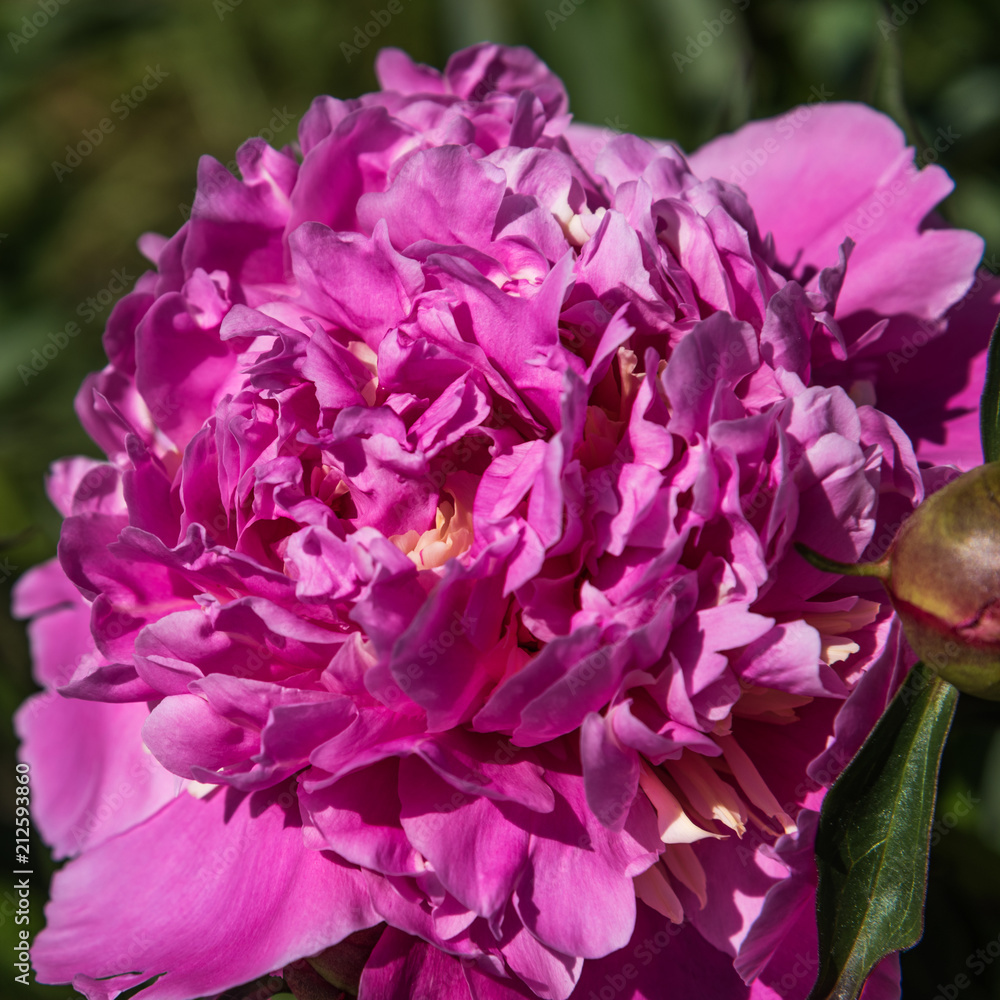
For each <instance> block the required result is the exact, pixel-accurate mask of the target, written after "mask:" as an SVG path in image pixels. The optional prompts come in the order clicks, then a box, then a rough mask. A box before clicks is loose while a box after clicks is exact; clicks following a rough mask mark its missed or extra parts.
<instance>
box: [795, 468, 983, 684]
mask: <svg viewBox="0 0 1000 1000" xmlns="http://www.w3.org/2000/svg"><path fill="white" fill-rule="evenodd" d="M800 552H802V553H803V555H804V556H806V558H807V559H809V561H810V562H811V563H813V565H815V566H818V567H819V568H821V569H827V570H830V571H831V572H839V573H848V574H852V575H865V576H878V577H880V578H881V580H882V582H883V584H884V585H885V588H886V590H887V591H888V592H889V597H890V599H891V600H892V604H893V607H895V609H896V612H897V613H898V615H899V618H900V621H901V622H902V625H903V632H904V634H905V635H906V638H907V641H908V642H909V643H910V645H911V646H912V647H913V649H914V651H915V652H916V653H917V655H918V656H919V657H920V658H921V660H923V661H924V663H926V664H927V666H928V667H930V668H931V669H932V670H934V671H936V672H937V673H938V674H939V675H940V676H941V677H943V678H944V679H945V680H946V681H949V682H951V683H952V684H954V685H955V687H957V688H958V689H959V690H960V691H965V692H967V693H968V694H974V695H978V696H979V697H981V698H991V699H994V700H1000V462H992V463H990V464H988V465H982V466H980V467H979V468H977V469H973V470H972V471H971V472H967V473H965V474H964V475H962V476H959V477H958V478H957V479H955V480H954V481H953V482H951V483H949V484H948V485H947V486H945V487H943V488H942V489H940V490H938V491H937V492H936V493H934V494H933V495H932V496H930V497H928V498H927V500H925V501H924V502H923V503H922V504H921V505H920V506H919V507H918V508H917V510H916V511H914V513H913V515H912V516H911V517H910V518H909V519H908V520H906V521H905V522H904V523H903V526H902V527H901V528H900V529H899V532H898V533H897V535H896V537H895V538H894V539H893V542H892V545H891V546H890V548H889V551H888V552H887V553H886V555H885V556H884V557H883V558H882V559H880V560H879V561H878V562H875V563H867V564H862V565H858V566H846V565H844V564H841V563H833V562H831V561H830V560H827V559H823V558H822V557H818V558H817V557H816V556H815V553H811V552H808V550H805V549H804V547H800Z"/></svg>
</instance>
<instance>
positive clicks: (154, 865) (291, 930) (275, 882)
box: [32, 790, 378, 1000]
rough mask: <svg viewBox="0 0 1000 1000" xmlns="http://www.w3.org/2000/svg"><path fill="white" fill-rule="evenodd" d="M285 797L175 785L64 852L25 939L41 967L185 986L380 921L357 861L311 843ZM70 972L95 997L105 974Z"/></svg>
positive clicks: (287, 957)
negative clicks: (143, 816)
mask: <svg viewBox="0 0 1000 1000" xmlns="http://www.w3.org/2000/svg"><path fill="white" fill-rule="evenodd" d="M281 801H282V798H281V795H280V794H279V792H278V791H276V790H272V791H268V792H261V793H257V794H255V795H253V796H245V795H241V794H239V793H236V792H229V793H221V792H216V793H215V794H213V795H211V796H209V797H208V798H207V799H196V798H193V797H192V796H189V795H181V796H179V797H178V798H177V799H175V800H174V801H173V802H171V803H170V804H169V805H168V806H166V807H165V808H164V809H162V810H161V811H160V812H159V813H157V814H156V815H155V816H154V817H153V818H152V819H150V820H148V821H147V822H146V823H143V824H142V825H140V826H137V827H134V828H133V829H131V830H129V831H127V832H126V833H123V834H120V835H119V836H118V837H115V838H113V839H112V840H110V841H107V842H105V843H104V844H102V845H100V846H98V847H96V848H94V849H92V850H89V851H87V852H86V853H85V854H84V855H83V856H82V857H80V858H78V859H76V860H75V861H72V862H71V863H70V864H69V865H67V866H66V867H65V868H63V869H62V870H61V871H60V872H58V873H57V874H56V876H55V878H54V880H53V885H52V902H51V903H50V904H49V907H48V910H47V916H48V926H47V927H46V929H45V930H43V931H42V932H41V933H40V934H39V935H38V937H37V938H36V940H35V943H34V946H33V948H32V958H33V961H34V963H35V967H36V969H37V971H38V977H39V979H40V980H41V981H42V982H49V983H53V982H69V981H70V980H72V979H74V977H76V976H78V975H81V974H82V975H83V976H85V977H89V978H90V979H108V978H109V977H117V978H116V979H115V980H114V985H115V986H116V987H117V988H118V989H126V988H128V987H130V986H134V985H137V984H139V983H142V982H144V981H145V980H147V979H151V978H153V977H159V978H157V980H156V982H155V983H154V984H152V985H150V986H148V987H147V988H146V989H145V990H143V991H141V992H140V993H139V994H137V995H138V996H140V997H142V998H143V1000H186V998H188V997H193V996H207V995H211V994H214V993H218V992H220V991H222V990H224V989H226V988H228V987H230V986H237V985H239V984H241V983H246V982H250V981H252V980H254V979H256V978H257V977H258V976H262V975H265V974H267V973H268V972H270V971H271V970H273V969H278V968H281V967H282V966H283V965H285V964H287V963H288V962H291V961H294V960H295V959H297V958H301V957H302V956H303V955H312V954H315V953H316V952H319V951H322V950H323V949H324V948H327V947H329V946H330V945H332V944H335V943H336V942H337V941H340V940H341V939H342V938H344V937H345V936H346V935H348V934H351V933H353V932H354V931H356V930H359V929H361V928H362V927H370V926H372V925H373V924H375V923H377V922H378V917H377V916H376V915H375V914H374V913H373V912H372V910H371V906H370V904H369V902H368V894H367V890H366V889H365V888H364V883H363V881H362V878H361V875H360V873H359V872H358V871H357V870H355V869H351V868H348V867H345V866H344V865H343V864H342V863H340V862H339V861H337V860H336V859H335V858H334V857H333V856H332V855H329V854H321V853H319V852H317V851H311V850H309V849H308V848H306V847H305V846H304V844H303V843H302V830H301V828H300V826H299V821H298V816H297V813H296V812H295V809H294V806H293V807H292V808H291V810H288V809H286V808H283V807H282V805H281V804H280V803H281ZM286 801H287V799H286ZM164 843H169V844H170V845H171V850H170V851H169V852H166V853H164V851H163V850H162V845H163V844H164ZM164 899H170V900H171V901H172V903H173V905H171V906H169V907H167V906H163V905H162V901H163V900H164ZM331 899H337V901H338V905H337V906H336V907H330V905H329V901H330V900H331ZM95 914H100V919H99V920H97V919H95ZM78 982H79V984H80V985H81V987H84V988H85V990H86V992H88V995H89V996H90V997H93V998H96V997H100V996H104V995H106V994H104V993H101V992H99V991H101V990H107V989H108V987H109V986H110V985H111V984H110V983H102V984H96V983H88V984H86V986H85V983H84V981H81V980H78Z"/></svg>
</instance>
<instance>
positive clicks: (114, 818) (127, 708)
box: [15, 691, 180, 858]
mask: <svg viewBox="0 0 1000 1000" xmlns="http://www.w3.org/2000/svg"><path fill="white" fill-rule="evenodd" d="M147 715H148V710H147V708H146V706H145V705H142V704H125V705H114V704H102V703H100V702H93V701H80V700H79V699H76V698H64V697H63V696H62V695H59V694H56V693H55V692H53V691H48V692H46V693H44V694H39V695H35V696H34V697H33V698H31V699H29V700H28V701H27V702H25V704H24V705H23V706H22V707H21V709H20V711H19V712H18V713H17V716H16V717H15V727H16V729H17V734H18V736H19V737H20V738H21V740H22V741H23V742H22V748H21V757H22V759H23V760H24V761H26V762H27V763H28V764H29V765H30V766H31V774H32V782H33V794H34V802H33V807H32V808H33V817H34V819H35V822H37V823H38V827H39V829H40V830H41V831H42V834H43V835H44V837H45V839H46V840H47V841H48V842H49V843H50V844H52V846H53V849H54V852H55V856H56V857H57V858H63V857H67V856H69V855H74V854H78V853H79V852H80V851H82V850H83V849H84V848H89V847H93V846H94V845H96V844H100V843H102V842H103V841H105V840H107V839H108V838H109V837H113V836H115V834H118V833H121V832H122V831H123V830H128V829H129V828H130V827H132V826H135V825H136V824H137V823H140V822H142V821H143V820H144V819H146V818H147V817H149V816H151V815H153V813H155V812H156V811H157V810H158V809H159V808H160V807H161V806H163V805H165V804H166V803H167V802H169V801H170V800H171V799H172V798H173V797H174V796H175V795H176V794H177V792H178V790H179V785H180V782H179V780H178V779H177V778H176V777H175V776H174V775H172V774H170V773H168V772H167V771H165V770H164V769H163V767H162V766H161V765H160V764H159V762H158V761H157V760H156V758H155V757H153V756H152V755H151V754H149V753H147V752H146V751H145V750H144V748H143V745H142V740H141V739H140V735H139V733H140V729H141V727H142V723H143V721H144V720H145V719H146V716H147Z"/></svg>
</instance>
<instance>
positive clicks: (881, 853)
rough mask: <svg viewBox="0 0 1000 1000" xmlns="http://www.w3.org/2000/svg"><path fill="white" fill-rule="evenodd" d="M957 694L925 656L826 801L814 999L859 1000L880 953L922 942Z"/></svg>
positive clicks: (819, 852) (820, 835) (819, 841)
mask: <svg viewBox="0 0 1000 1000" xmlns="http://www.w3.org/2000/svg"><path fill="white" fill-rule="evenodd" d="M957 701H958V691H957V690H956V689H955V688H954V687H952V685H951V684H949V683H948V682H947V681H944V680H942V679H941V678H940V677H938V676H937V674H935V673H933V672H932V671H931V670H929V669H928V668H927V667H925V666H924V665H923V664H922V663H918V664H917V665H916V666H915V667H914V668H913V670H912V671H911V672H910V675H909V676H908V677H907V679H906V682H905V683H904V684H903V686H902V687H901V688H900V689H899V691H898V692H897V694H896V697H895V698H894V699H893V700H892V703H891V704H890V705H889V707H888V708H887V709H886V711H885V713H884V714H883V716H882V718H881V719H879V721H878V723H877V724H876V726H875V728H874V729H873V730H872V731H871V733H870V734H869V736H868V739H867V740H866V741H865V744H864V746H862V748H861V749H860V750H859V751H858V753H857V755H856V756H855V757H854V758H853V760H851V762H850V763H849V764H848V765H847V767H846V768H845V769H844V772H843V774H841V776H840V777H839V778H838V779H837V781H836V782H835V784H834V786H833V788H831V789H830V792H829V794H828V795H827V796H826V800H825V801H824V802H823V809H822V812H821V813H820V819H819V830H818V831H817V834H816V867H817V869H818V871H819V888H818V890H817V893H816V917H817V921H818V924H819V954H820V968H819V976H818V977H817V979H816V984H815V985H814V986H813V988H812V992H811V993H810V994H809V1000H854V998H855V997H857V995H858V993H859V992H860V991H861V987H862V986H863V985H864V982H865V978H866V977H867V976H868V973H869V972H870V971H871V970H872V967H873V966H874V965H875V963H876V962H878V961H879V959H881V958H882V957H883V956H884V955H888V954H889V953H890V952H893V951H898V950H902V949H904V948H909V947H911V946H912V945H914V944H916V943H917V941H919V940H920V936H921V934H922V933H923V929H924V916H923V908H924V894H925V892H926V888H927V854H928V850H929V847H930V830H931V822H932V820H933V818H934V798H935V795H936V793H937V775H938V767H939V766H940V763H941V752H942V750H943V749H944V742H945V739H946V737H947V736H948V729H949V728H950V726H951V719H952V715H953V714H954V712H955V704H956V702H957Z"/></svg>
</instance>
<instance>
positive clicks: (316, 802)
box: [299, 757, 423, 875]
mask: <svg viewBox="0 0 1000 1000" xmlns="http://www.w3.org/2000/svg"><path fill="white" fill-rule="evenodd" d="M398 775H399V761H398V760H396V758H394V757H390V758H388V759H386V760H383V761H378V762H377V763H375V764H371V765H369V766H368V767H365V768H362V769H361V770H360V771H355V772H354V773H353V774H348V775H344V776H343V777H342V778H340V779H338V780H337V781H336V782H335V783H334V784H332V785H328V786H327V787H325V788H320V789H317V790H316V791H305V790H302V791H300V792H299V801H300V802H301V804H302V809H303V813H304V816H305V821H306V824H307V825H306V827H305V841H306V845H307V846H308V847H312V848H314V849H316V850H330V851H333V852H335V853H336V854H338V855H340V857H342V858H344V859H345V860H346V861H350V862H351V863H352V864H356V865H361V866H363V867H365V868H371V869H372V870H373V871H377V872H382V873H383V874H385V875H416V874H418V873H419V872H420V871H422V870H423V862H422V861H421V858H420V855H419V854H418V852H417V850H416V849H415V847H414V845H413V844H412V843H410V841H409V839H408V838H407V835H406V833H405V832H404V830H403V828H402V826H400V802H399V795H398V794H397V790H396V789H397V784H398Z"/></svg>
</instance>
